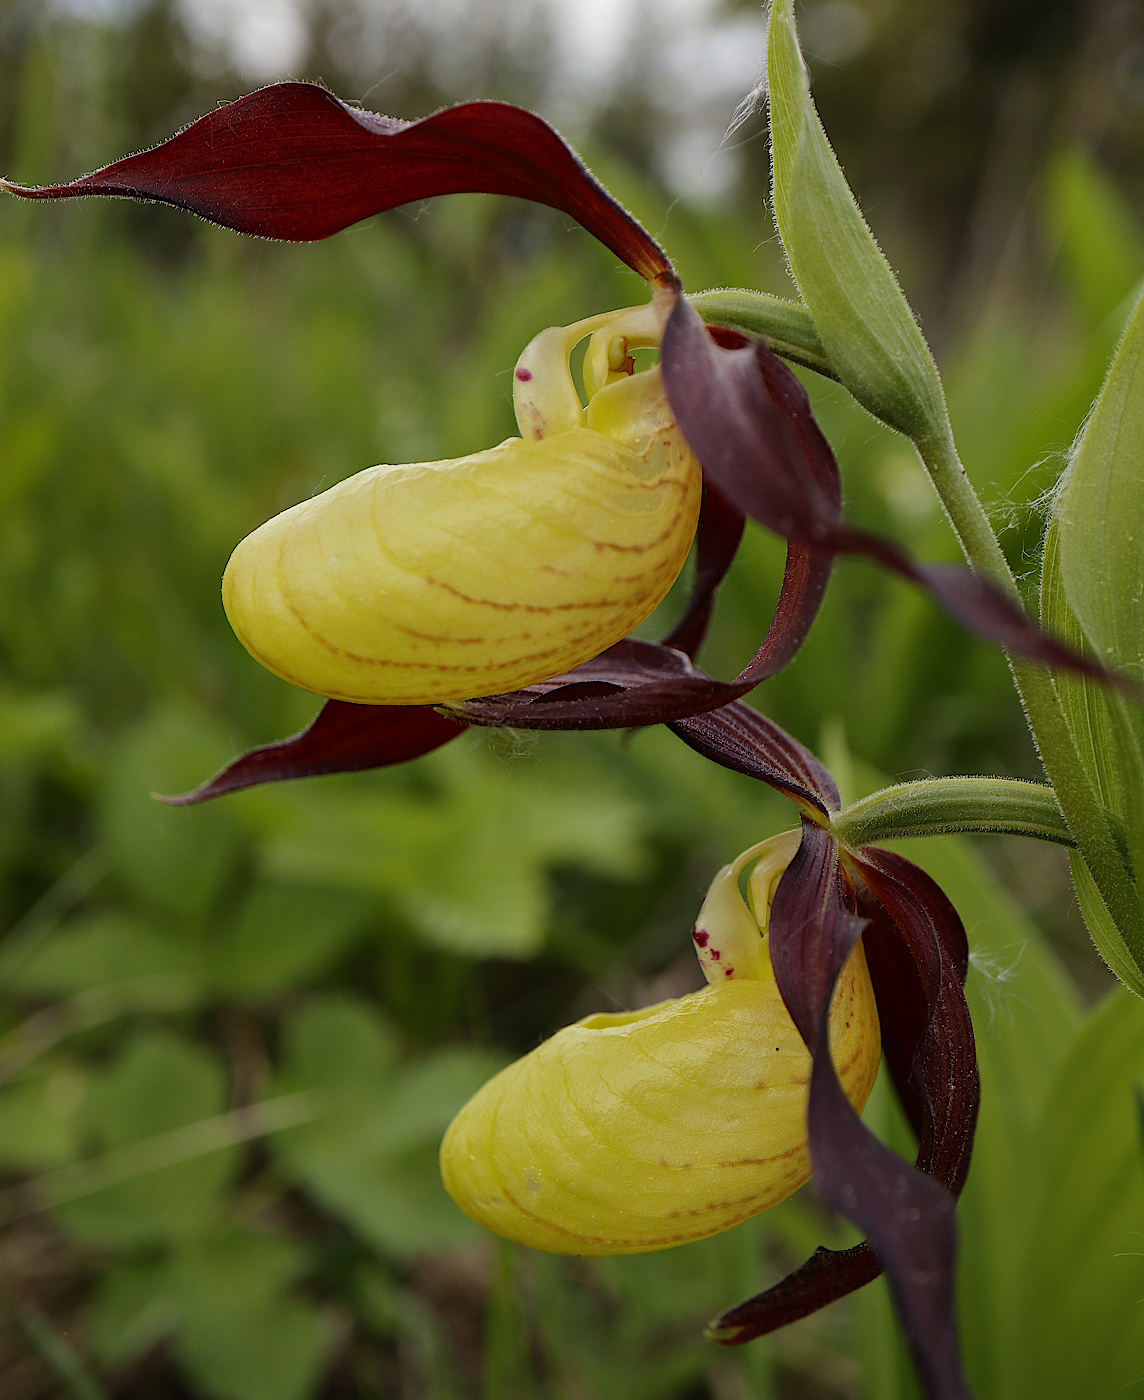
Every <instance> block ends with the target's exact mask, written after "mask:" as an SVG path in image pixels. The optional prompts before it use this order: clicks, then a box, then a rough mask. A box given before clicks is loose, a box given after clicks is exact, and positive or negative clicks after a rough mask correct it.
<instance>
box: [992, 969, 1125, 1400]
mask: <svg viewBox="0 0 1144 1400" xmlns="http://www.w3.org/2000/svg"><path fill="white" fill-rule="evenodd" d="M1140 1083H1144V1005H1141V1003H1140V1002H1139V1001H1138V1000H1136V999H1134V998H1131V997H1129V996H1127V995H1125V994H1124V993H1123V992H1122V991H1119V990H1117V991H1115V992H1113V993H1111V994H1110V996H1109V997H1108V999H1107V1000H1106V1001H1105V1002H1104V1004H1103V1005H1102V1006H1101V1008H1100V1010H1099V1011H1098V1012H1097V1013H1096V1014H1095V1015H1094V1016H1093V1017H1092V1018H1091V1020H1090V1022H1089V1024H1088V1025H1087V1026H1086V1027H1085V1029H1084V1031H1083V1032H1082V1034H1081V1035H1080V1036H1079V1037H1078V1038H1077V1040H1076V1041H1075V1043H1074V1044H1073V1046H1072V1047H1071V1049H1070V1052H1069V1054H1068V1056H1067V1059H1066V1060H1065V1061H1064V1063H1063V1064H1062V1066H1061V1070H1060V1073H1059V1075H1058V1077H1057V1079H1056V1082H1055V1084H1054V1086H1053V1089H1052V1093H1051V1095H1050V1097H1049V1099H1048V1102H1047V1103H1046V1105H1045V1108H1044V1111H1043V1114H1042V1116H1041V1122H1040V1125H1039V1129H1038V1132H1037V1135H1036V1137H1035V1139H1034V1142H1033V1144H1032V1145H1033V1151H1032V1153H1031V1154H1030V1155H1029V1156H1028V1157H1027V1158H1026V1161H1025V1170H1026V1181H1025V1193H1026V1196H1027V1198H1028V1212H1029V1228H1028V1234H1027V1247H1026V1248H1025V1249H1024V1250H1023V1251H1022V1252H1021V1254H1020V1256H1019V1257H1018V1259H1017V1260H1016V1267H1015V1270H1014V1274H1015V1288H1016V1297H1015V1305H1014V1310H1013V1315H1012V1325H1011V1328H1010V1329H1009V1330H1008V1333H1007V1338H1006V1342H1007V1346H1006V1351H1005V1354H1004V1355H1003V1357H1002V1360H1003V1361H1004V1362H1006V1363H1007V1364H1006V1367H1005V1371H1004V1380H1006V1381H1007V1382H1008V1383H1007V1385H1004V1386H1003V1387H999V1390H1000V1393H1002V1394H1004V1395H1005V1396H1006V1397H1008V1398H1011V1400H1026V1398H1027V1400H1034V1397H1035V1400H1058V1397H1059V1400H1073V1397H1075V1396H1078V1395H1093V1396H1096V1395H1101V1396H1104V1395H1108V1396H1112V1395H1119V1394H1125V1393H1127V1392H1128V1391H1129V1389H1130V1388H1131V1387H1132V1386H1134V1385H1135V1384H1136V1383H1137V1382H1138V1380H1139V1377H1140V1357H1141V1354H1144V1311H1142V1310H1141V1307H1140V1298H1141V1296H1142V1295H1144V1253H1142V1251H1141V1245H1140V1229H1141V1221H1142V1220H1144V1142H1142V1140H1141V1135H1140V1124H1139V1121H1138V1115H1137V1109H1136V1092H1137V1086H1138V1085H1139V1084H1140Z"/></svg>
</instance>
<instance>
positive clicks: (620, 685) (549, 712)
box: [454, 637, 754, 730]
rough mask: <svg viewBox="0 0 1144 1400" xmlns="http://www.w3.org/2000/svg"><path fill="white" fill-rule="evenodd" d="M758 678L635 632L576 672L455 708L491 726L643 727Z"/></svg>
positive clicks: (722, 700) (731, 695)
mask: <svg viewBox="0 0 1144 1400" xmlns="http://www.w3.org/2000/svg"><path fill="white" fill-rule="evenodd" d="M753 684H754V682H753V681H740V682H737V683H730V684H727V683H724V682H723V681H715V680H712V679H711V677H710V676H705V675H704V674H703V672H702V671H697V670H696V669H695V667H694V666H693V665H692V664H691V660H690V658H689V657H687V656H685V655H684V654H683V652H681V651H675V650H673V649H671V648H669V647H666V646H662V645H661V644H660V643H658V642H642V641H638V640H636V639H635V638H632V637H629V638H627V639H626V640H625V641H622V642H616V643H615V645H614V646H610V647H609V648H608V649H607V651H604V652H601V653H600V655H599V656H597V657H594V658H593V659H592V660H591V661H585V662H584V663H583V665H581V666H577V667H576V669H575V670H574V671H568V672H566V673H565V674H564V675H562V676H553V677H552V679H551V680H547V681H542V682H540V683H539V684H538V685H532V686H529V687H527V689H525V690H516V691H511V692H510V693H509V694H507V695H493V696H489V697H487V698H485V699H480V700H466V701H464V702H462V703H461V704H459V705H456V706H455V707H454V710H455V713H456V714H457V715H458V716H460V717H462V718H464V719H465V720H467V721H468V722H469V723H470V724H479V725H487V726H491V727H497V726H507V727H509V728H513V729H545V730H557V729H573V730H589V729H636V728H640V727H642V726H645V725H649V724H663V723H665V722H666V721H668V720H674V719H678V718H680V717H681V716H685V715H695V714H700V713H702V712H703V711H706V710H711V709H714V708H716V707H717V706H720V705H726V704H727V702H728V701H730V700H735V699H738V697H739V696H740V695H743V694H745V693H746V692H747V691H748V690H750V689H751V687H752V685H753Z"/></svg>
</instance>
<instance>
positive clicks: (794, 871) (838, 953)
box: [769, 817, 866, 1052]
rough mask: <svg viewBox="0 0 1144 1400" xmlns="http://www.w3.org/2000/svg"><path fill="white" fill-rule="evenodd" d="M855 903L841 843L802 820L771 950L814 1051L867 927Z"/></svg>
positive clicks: (778, 894)
mask: <svg viewBox="0 0 1144 1400" xmlns="http://www.w3.org/2000/svg"><path fill="white" fill-rule="evenodd" d="M854 898H855V896H854V892H853V890H852V889H851V888H850V887H848V886H847V884H846V882H845V880H844V878H843V874H842V869H841V867H840V865H839V863H838V843H837V841H835V839H834V837H833V836H831V834H830V833H829V832H828V831H826V830H825V829H824V828H823V827H821V826H818V825H817V824H816V823H815V822H814V821H812V820H810V819H809V818H807V817H803V819H802V844H801V845H800V846H799V848H798V850H797V851H796V852H795V857H794V859H793V860H792V861H791V863H790V865H788V866H787V868H786V870H785V871H784V872H783V876H782V879H781V880H780V881H779V883H778V888H777V889H776V890H775V897H774V902H773V903H772V905H771V921H770V938H769V946H770V954H771V966H772V967H773V968H774V970H775V981H776V982H777V983H778V986H779V991H780V992H782V996H783V1001H784V1002H786V1008H787V1010H788V1011H789V1012H790V1015H791V1020H792V1021H793V1022H794V1023H795V1025H796V1026H797V1027H798V1033H799V1035H801V1036H802V1038H803V1040H804V1041H805V1042H806V1045H807V1048H808V1049H810V1050H811V1051H812V1052H813V1051H814V1049H815V1046H816V1044H817V1041H818V1038H819V1028H820V1024H821V1023H823V1022H824V1021H825V1020H826V1012H827V1009H828V1008H829V1006H830V996H831V993H832V992H833V990H834V984H835V982H836V981H837V980H838V974H839V973H840V972H841V971H842V965H843V964H844V963H845V961H846V959H847V958H848V957H849V956H850V952H851V949H852V948H853V947H854V945H855V943H857V941H858V939H859V938H860V937H861V936H862V930H863V929H864V928H865V927H866V920H865V919H863V918H860V917H859V916H858V915H857V914H856V913H855V909H854Z"/></svg>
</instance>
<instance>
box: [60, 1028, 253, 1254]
mask: <svg viewBox="0 0 1144 1400" xmlns="http://www.w3.org/2000/svg"><path fill="white" fill-rule="evenodd" d="M226 1097H227V1088H226V1075H225V1073H224V1071H223V1068H222V1065H221V1064H220V1063H219V1060H218V1057H217V1056H216V1055H214V1054H213V1053H212V1052H211V1051H209V1050H207V1049H206V1048H205V1047H203V1046H200V1045H196V1044H193V1043H191V1042H189V1041H186V1040H184V1039H182V1038H181V1037H180V1036H176V1035H173V1034H171V1033H169V1032H141V1033H139V1034H137V1035H135V1036H134V1037H133V1038H132V1039H131V1040H130V1041H129V1042H128V1043H127V1045H126V1047H125V1048H124V1049H123V1051H122V1052H121V1053H120V1055H119V1057H118V1058H117V1059H116V1060H115V1062H114V1063H113V1064H112V1065H111V1066H110V1068H109V1069H108V1070H106V1071H105V1072H104V1074H103V1075H102V1076H101V1077H100V1078H99V1079H97V1080H95V1081H94V1082H93V1084H92V1086H91V1089H90V1090H89V1092H88V1095H87V1098H86V1101H85V1104H84V1113H83V1116H84V1119H85V1121H86V1125H87V1127H88V1130H89V1131H90V1133H91V1134H92V1136H93V1138H94V1139H95V1142H96V1143H97V1145H98V1146H99V1147H100V1148H101V1149H102V1150H104V1151H114V1150H115V1149H116V1148H121V1147H126V1146H128V1145H129V1144H131V1143H136V1142H140V1141H142V1140H144V1139H146V1138H151V1137H156V1136H158V1135H159V1134H162V1133H166V1132H170V1131H171V1130H172V1129H175V1128H182V1127H185V1126H187V1125H188V1124H190V1123H195V1122H198V1121H199V1120H200V1119H203V1118H210V1117H212V1116H213V1115H215V1114H217V1113H220V1112H221V1111H222V1110H223V1109H224V1108H225V1106H226ZM234 1165H235V1152H234V1151H233V1149H224V1150H221V1151H218V1152H214V1153H211V1154H210V1155H208V1156H205V1157H199V1158H196V1160H194V1161H188V1162H180V1163H177V1164H175V1165H173V1166H165V1167H162V1168H160V1169H158V1170H156V1171H152V1172H148V1173H146V1174H144V1175H140V1176H137V1177H135V1178H134V1179H133V1180H131V1181H126V1182H123V1183H121V1184H119V1185H115V1186H109V1187H106V1188H104V1189H103V1190H100V1191H96V1192H94V1193H93V1194H91V1195H90V1196H87V1197H85V1198H83V1199H80V1200H77V1201H73V1202H72V1203H71V1204H69V1205H66V1206H61V1207H59V1208H58V1209H57V1211H56V1214H57V1216H58V1218H59V1219H60V1220H61V1221H62V1222H63V1223H64V1224H65V1225H66V1227H67V1228H68V1229H69V1230H70V1231H71V1232H72V1233H73V1234H76V1235H78V1236H80V1237H81V1238H83V1239H86V1240H91V1241H93V1242H97V1243H102V1244H108V1245H120V1246H124V1245H132V1244H141V1243H146V1242H150V1241H153V1240H162V1239H169V1238H178V1237H180V1236H184V1235H187V1234H190V1233H193V1232H194V1231H196V1230H199V1229H201V1228H202V1227H203V1226H204V1225H205V1224H207V1223H209V1222H210V1221H211V1220H212V1219H213V1218H214V1216H215V1213H216V1210H217V1207H218V1202H219V1197H220V1195H221V1193H222V1191H223V1189H224V1188H225V1186H226V1185H227V1183H228V1181H229V1180H230V1177H231V1174H232V1172H233V1170H234Z"/></svg>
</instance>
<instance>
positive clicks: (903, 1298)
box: [771, 932, 969, 1400]
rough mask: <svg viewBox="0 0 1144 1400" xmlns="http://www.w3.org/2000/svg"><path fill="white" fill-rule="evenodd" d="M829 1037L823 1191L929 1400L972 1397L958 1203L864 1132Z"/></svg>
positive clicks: (818, 1149) (820, 1116)
mask: <svg viewBox="0 0 1144 1400" xmlns="http://www.w3.org/2000/svg"><path fill="white" fill-rule="evenodd" d="M771 937H772V939H773V937H774V934H773V932H772V934H771ZM827 1035H828V1021H827V1019H826V1018H825V1017H824V1018H823V1020H822V1023H821V1025H820V1027H819V1034H818V1040H817V1043H816V1045H815V1050H814V1069H813V1070H812V1071H811V1078H810V1106H809V1108H808V1110H807V1122H808V1127H809V1138H810V1156H811V1161H812V1163H813V1166H814V1184H815V1188H816V1189H817V1191H818V1194H819V1195H820V1196H821V1197H822V1199H823V1200H824V1201H825V1202H826V1204H827V1205H829V1206H831V1207H832V1208H833V1209H834V1210H837V1211H839V1212H840V1213H841V1214H844V1215H845V1216H846V1217H847V1218H848V1219H849V1220H852V1221H853V1222H854V1224H855V1225H857V1226H858V1227H859V1228H860V1229H863V1230H865V1231H866V1234H867V1235H868V1236H869V1239H870V1243H871V1245H872V1246H873V1248H874V1251H875V1253H876V1254H877V1256H878V1258H879V1260H880V1261H881V1263H882V1265H883V1267H884V1268H885V1271H886V1275H887V1277H888V1279H889V1281H890V1287H891V1289H892V1290H893V1293H894V1299H895V1301H896V1303H897V1306H898V1313H899V1316H900V1317H901V1321H902V1329H903V1331H904V1332H905V1334H906V1340H907V1342H908V1343H909V1347H910V1352H911V1354H912V1356H913V1359H914V1365H915V1366H916V1368H917V1372H918V1379H919V1380H920V1381H921V1385H922V1390H923V1392H924V1394H925V1395H926V1396H927V1397H929V1400H969V1390H968V1388H967V1386H966V1384H965V1378H964V1376H963V1374H962V1370H961V1357H960V1349H959V1346H958V1340H957V1323H956V1319H955V1313H954V1296H953V1290H954V1266H955V1264H956V1262H957V1222H956V1220H955V1218H954V1206H955V1204H956V1199H955V1197H954V1196H953V1195H952V1194H951V1193H950V1192H949V1191H947V1190H946V1189H945V1187H944V1186H940V1185H939V1184H938V1183H937V1182H936V1181H934V1180H933V1178H932V1177H929V1176H925V1175H923V1174H922V1173H921V1172H919V1171H918V1170H917V1169H916V1168H914V1167H911V1166H909V1165H908V1164H907V1163H906V1162H903V1161H902V1159H901V1158H900V1157H899V1156H897V1154H896V1153H894V1152H891V1151H890V1149H889V1148H888V1147H886V1146H885V1145H884V1144H883V1143H881V1142H879V1141H878V1139H877V1138H876V1137H875V1136H874V1134H873V1133H871V1132H870V1131H869V1129H867V1128H865V1127H864V1126H863V1124H862V1120H861V1119H860V1118H859V1117H858V1115H857V1114H856V1113H855V1112H854V1109H853V1108H852V1107H851V1105H850V1101H849V1100H848V1099H847V1097H846V1094H845V1093H844V1091H843V1089H842V1085H841V1084H840V1083H839V1082H838V1076H837V1075H836V1074H835V1072H834V1065H833V1064H832V1062H831V1059H830V1054H829V1051H828V1048H827Z"/></svg>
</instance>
